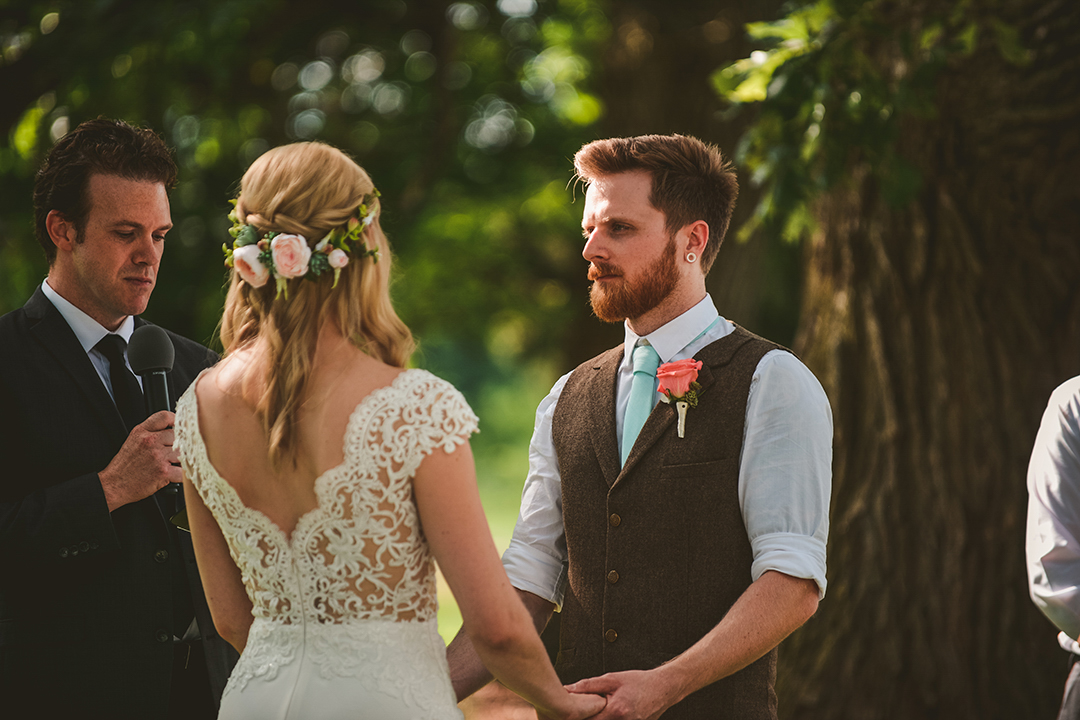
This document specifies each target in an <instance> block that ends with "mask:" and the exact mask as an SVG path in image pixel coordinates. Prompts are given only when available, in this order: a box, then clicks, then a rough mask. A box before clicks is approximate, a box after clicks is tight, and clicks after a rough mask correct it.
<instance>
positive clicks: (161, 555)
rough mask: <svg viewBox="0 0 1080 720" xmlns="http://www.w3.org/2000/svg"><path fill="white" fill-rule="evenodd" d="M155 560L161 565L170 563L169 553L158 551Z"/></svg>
mask: <svg viewBox="0 0 1080 720" xmlns="http://www.w3.org/2000/svg"><path fill="white" fill-rule="evenodd" d="M154 560H155V561H156V562H159V563H163V562H168V560H169V551H168V550H158V551H156V552H155V553H154Z"/></svg>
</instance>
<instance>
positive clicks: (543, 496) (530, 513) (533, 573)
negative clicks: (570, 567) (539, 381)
mask: <svg viewBox="0 0 1080 720" xmlns="http://www.w3.org/2000/svg"><path fill="white" fill-rule="evenodd" d="M569 377H570V374H569V373H567V374H566V375H563V376H562V377H561V378H559V380H558V382H556V383H555V385H554V387H552V388H551V392H550V393H548V395H547V397H545V398H544V399H543V400H542V401H541V402H540V405H539V406H538V407H537V408H536V421H535V423H534V424H533V436H532V440H531V441H530V443H529V474H528V476H526V478H525V487H524V488H523V489H522V491H521V510H520V512H519V513H518V520H517V524H516V525H515V526H514V536H513V538H512V539H511V540H510V546H509V547H507V548H506V552H504V553H503V558H502V559H503V567H504V568H505V569H506V574H507V576H508V577H509V578H510V584H511V585H513V586H514V587H516V588H518V589H519V590H525V591H527V592H531V593H532V594H534V595H537V596H539V597H542V598H544V599H545V600H549V601H550V602H552V603H554V604H555V607H556V608H557V609H561V608H562V602H563V595H564V593H565V592H566V570H567V560H566V558H567V553H566V532H565V531H564V529H563V516H562V478H561V477H560V476H559V461H558V458H557V457H556V455H555V442H554V440H553V439H552V435H551V418H552V416H553V415H554V414H555V405H556V404H557V403H558V402H559V397H560V396H561V395H562V391H563V387H564V386H565V385H566V381H567V379H568V378H569Z"/></svg>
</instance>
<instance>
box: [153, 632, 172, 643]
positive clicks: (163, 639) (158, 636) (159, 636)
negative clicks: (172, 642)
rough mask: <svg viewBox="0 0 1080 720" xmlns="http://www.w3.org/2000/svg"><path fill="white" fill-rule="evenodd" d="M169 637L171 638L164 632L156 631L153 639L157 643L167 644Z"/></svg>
mask: <svg viewBox="0 0 1080 720" xmlns="http://www.w3.org/2000/svg"><path fill="white" fill-rule="evenodd" d="M170 637H172V636H171V635H169V633H167V632H165V631H164V630H158V631H157V632H156V633H154V639H155V640H157V641H158V642H159V643H167V642H169V638H170Z"/></svg>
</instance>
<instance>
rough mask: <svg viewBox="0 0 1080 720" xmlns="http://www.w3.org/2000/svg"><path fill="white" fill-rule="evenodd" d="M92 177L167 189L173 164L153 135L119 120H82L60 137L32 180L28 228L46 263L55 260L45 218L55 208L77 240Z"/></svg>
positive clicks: (82, 227)
mask: <svg viewBox="0 0 1080 720" xmlns="http://www.w3.org/2000/svg"><path fill="white" fill-rule="evenodd" d="M93 175H115V176H117V177H121V178H124V179H125V180H138V181H141V182H152V183H161V184H162V185H164V186H165V188H166V189H171V188H172V187H173V186H174V185H175V184H176V163H175V162H174V161H173V158H172V154H171V153H170V152H169V148H168V147H166V145H165V142H164V141H163V140H162V139H161V138H160V137H159V136H158V135H157V133H155V132H154V131H153V130H147V129H145V128H135V127H132V126H131V125H128V124H127V123H126V122H124V121H123V120H109V119H107V118H104V117H99V118H98V119H96V120H87V121H86V122H84V123H82V124H80V125H79V126H78V127H77V128H75V129H74V130H72V131H71V132H69V133H67V134H66V135H64V136H63V137H62V138H60V139H59V140H58V141H57V142H56V144H55V145H53V147H52V149H51V150H50V151H49V154H48V155H46V156H45V161H44V162H43V163H41V168H39V169H38V172H37V175H36V177H35V178H34V223H35V226H34V229H35V231H36V233H37V240H38V243H40V244H41V247H42V249H43V250H44V251H45V257H46V258H48V260H49V265H50V266H51V265H52V264H53V261H54V260H56V245H54V244H53V241H52V238H50V237H49V230H48V228H46V227H45V218H46V217H48V215H49V212H50V211H52V210H56V211H57V212H59V213H60V214H61V215H63V216H64V218H65V219H66V220H68V221H69V222H70V223H72V224H73V225H74V226H75V229H76V231H77V233H78V236H77V241H79V242H81V241H82V237H83V231H84V230H85V228H86V218H87V216H88V215H89V214H90V198H89V187H90V177H91V176H93Z"/></svg>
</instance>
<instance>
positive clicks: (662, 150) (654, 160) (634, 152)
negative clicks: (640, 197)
mask: <svg viewBox="0 0 1080 720" xmlns="http://www.w3.org/2000/svg"><path fill="white" fill-rule="evenodd" d="M574 169H575V170H576V171H577V177H578V178H579V179H581V180H583V181H584V182H585V183H590V182H592V181H593V180H595V179H596V178H598V177H603V176H606V175H616V174H618V173H624V172H632V171H635V170H644V171H645V172H648V173H649V174H650V175H651V176H652V191H651V192H650V194H649V202H650V203H651V204H652V206H653V207H655V208H656V209H657V210H659V211H660V212H662V213H664V217H665V219H666V228H667V231H668V233H669V234H671V235H674V234H675V233H676V232H677V231H678V230H679V229H680V228H682V227H685V226H686V225H689V224H690V223H692V222H697V221H698V220H704V221H705V223H706V224H707V225H708V226H709V242H708V244H707V245H706V246H705V251H704V252H703V253H702V255H701V269H702V271H703V272H705V273H706V274H707V273H708V272H709V269H710V268H711V267H712V264H713V261H714V260H716V254H717V253H718V252H719V251H720V244H721V243H722V242H723V241H724V234H725V233H727V229H728V225H729V224H730V223H731V213H732V212H733V211H734V209H735V198H736V197H738V195H739V181H738V179H737V178H736V177H735V170H734V168H733V166H732V165H731V163H730V162H729V161H728V160H727V158H725V157H724V156H723V154H722V153H721V152H720V148H718V147H716V146H715V145H710V144H707V143H703V142H702V141H701V140H698V139H697V138H695V137H689V136H687V135H640V136H638V137H631V138H609V139H607V140H595V141H593V142H591V143H588V144H587V145H585V146H584V147H582V148H581V149H580V150H578V152H577V154H576V155H574Z"/></svg>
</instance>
